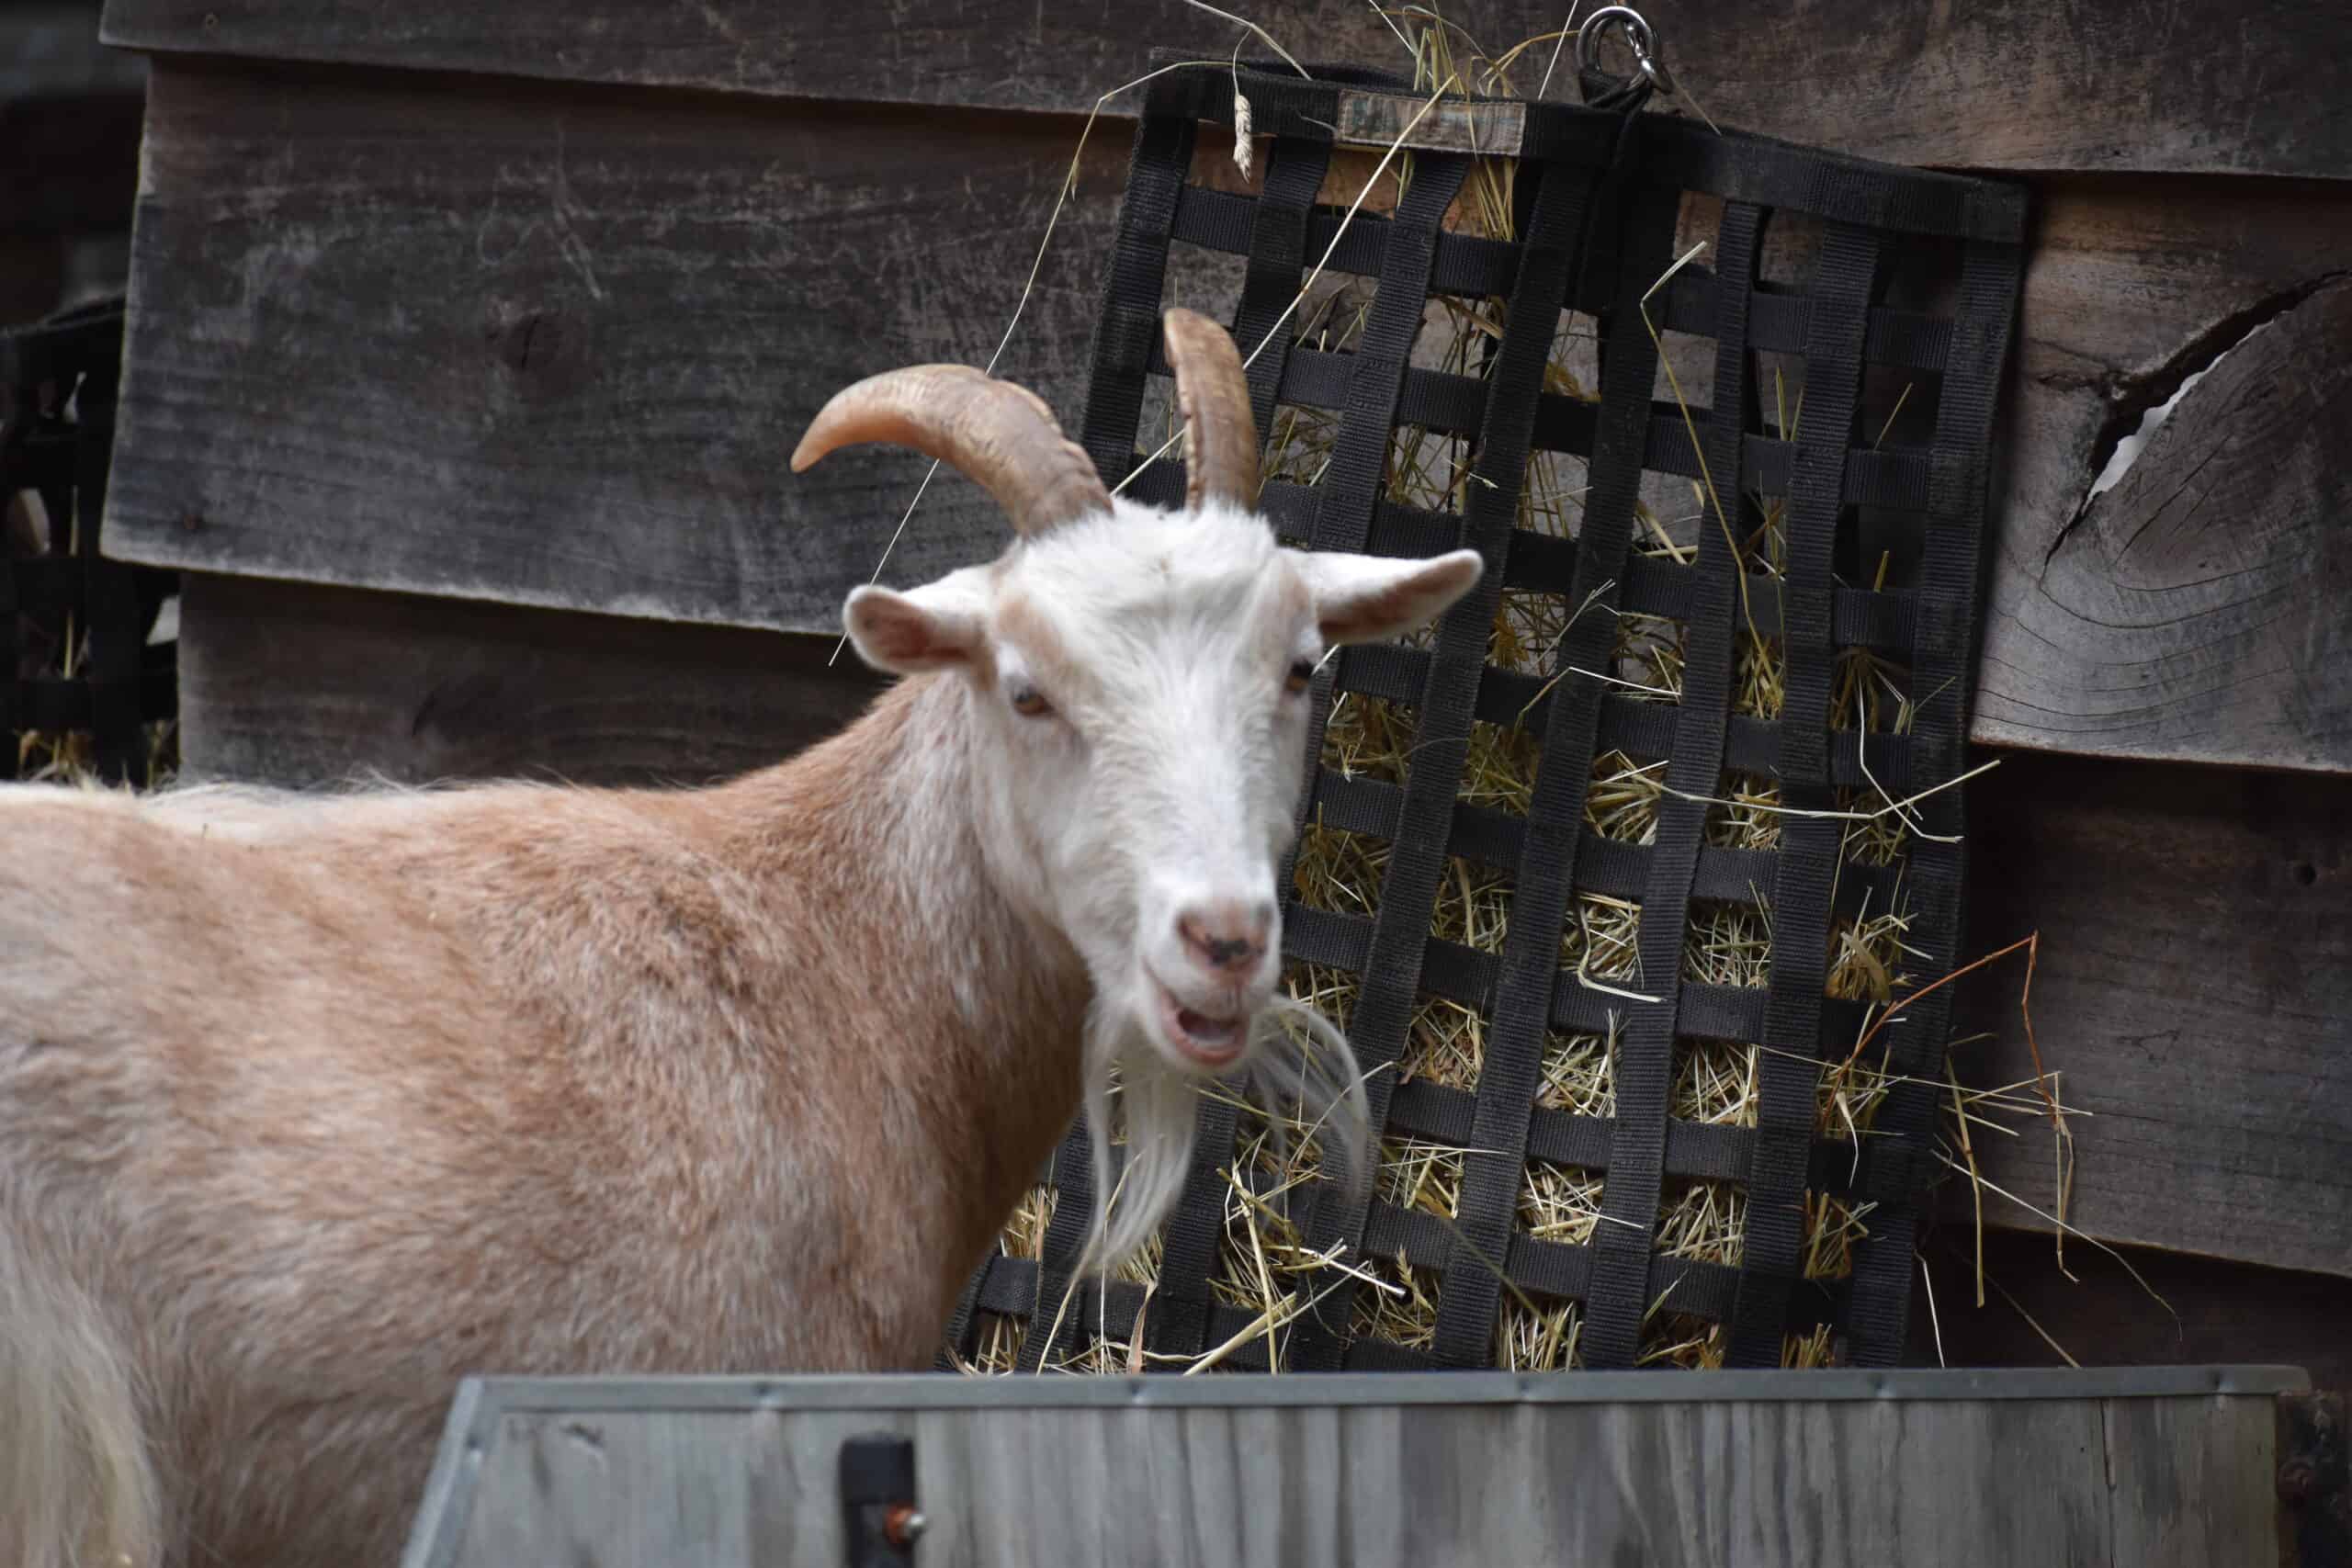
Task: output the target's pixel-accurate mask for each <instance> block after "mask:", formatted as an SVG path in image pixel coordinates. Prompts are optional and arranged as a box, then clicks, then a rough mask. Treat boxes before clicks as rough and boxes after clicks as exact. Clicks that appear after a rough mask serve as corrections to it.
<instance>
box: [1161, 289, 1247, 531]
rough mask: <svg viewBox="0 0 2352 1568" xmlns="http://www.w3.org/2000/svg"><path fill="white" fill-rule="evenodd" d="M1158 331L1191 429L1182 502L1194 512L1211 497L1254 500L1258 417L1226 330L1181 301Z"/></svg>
mask: <svg viewBox="0 0 2352 1568" xmlns="http://www.w3.org/2000/svg"><path fill="white" fill-rule="evenodd" d="M1160 331H1161V333H1162V334H1163V336H1164V337H1165V340H1166V342H1167V344H1168V364H1169V366H1170V368H1171V369H1173V370H1174V371H1175V372H1176V410H1177V412H1178V413H1179V414H1181V415H1182V418H1183V421H1184V423H1185V426H1186V428H1187V429H1188V430H1189V431H1190V432H1191V435H1190V440H1191V442H1192V452H1191V462H1190V464H1189V466H1188V468H1187V471H1186V477H1185V480H1184V504H1185V506H1186V507H1187V508H1189V509H1191V510H1193V511H1194V512H1197V511H1199V510H1200V507H1201V502H1204V501H1208V500H1212V499H1214V500H1216V501H1222V502H1228V503H1230V504H1232V505H1234V506H1238V507H1240V508H1243V509H1244V510H1247V509H1249V508H1250V507H1253V506H1255V505H1257V504H1258V422H1257V418H1256V416H1255V415H1253V414H1252V413H1251V412H1250V378H1249V377H1248V376H1247V375H1245V374H1244V373H1243V371H1242V368H1241V353H1240V351H1239V350H1238V349H1237V348H1235V347H1234V346H1233V337H1232V334H1231V333H1227V331H1226V330H1225V329H1224V328H1223V327H1221V326H1218V325H1217V324H1216V322H1215V321H1210V320H1209V319H1208V318H1207V317H1206V316H1204V315H1202V314H1201V313H1200V312H1199V311H1197V310H1185V309H1183V308H1182V306H1179V307H1177V308H1175V309H1173V310H1170V311H1169V312H1168V313H1167V315H1166V316H1165V317H1164V318H1162V320H1161V322H1160Z"/></svg>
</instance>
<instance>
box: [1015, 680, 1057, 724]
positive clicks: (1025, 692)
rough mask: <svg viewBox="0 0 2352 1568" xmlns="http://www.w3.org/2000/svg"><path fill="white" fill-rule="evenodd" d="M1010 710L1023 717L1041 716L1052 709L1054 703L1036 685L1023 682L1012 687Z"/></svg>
mask: <svg viewBox="0 0 2352 1568" xmlns="http://www.w3.org/2000/svg"><path fill="white" fill-rule="evenodd" d="M1012 711H1013V712H1015V713H1017V714H1019V715H1020V716H1022V717H1023V718H1043V717H1045V716H1046V715H1047V714H1049V713H1051V712H1053V711H1054V705H1053V704H1051V703H1049V702H1047V701H1046V698H1045V695H1044V694H1043V693H1041V692H1039V691H1038V690H1037V688H1036V687H1035V686H1032V685H1028V684H1025V683H1024V684H1022V685H1018V686H1015V687H1013V688H1012Z"/></svg>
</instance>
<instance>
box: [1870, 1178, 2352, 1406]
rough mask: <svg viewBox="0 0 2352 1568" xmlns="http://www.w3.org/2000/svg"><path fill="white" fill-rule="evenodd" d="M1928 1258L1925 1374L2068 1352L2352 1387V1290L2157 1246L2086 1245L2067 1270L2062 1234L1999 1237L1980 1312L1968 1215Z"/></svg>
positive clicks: (1946, 1228)
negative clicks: (2286, 1370) (2246, 1369)
mask: <svg viewBox="0 0 2352 1568" xmlns="http://www.w3.org/2000/svg"><path fill="white" fill-rule="evenodd" d="M1921 1252H1922V1254H1923V1256H1924V1258H1925V1259H1926V1265H1927V1269H1928V1274H1929V1278H1930V1279H1931V1280H1932V1281H1933V1289H1934V1299H1935V1310H1934V1311H1933V1312H1930V1311H1929V1310H1928V1294H1927V1292H1926V1290H1925V1289H1924V1288H1923V1289H1922V1291H1921V1292H1918V1293H1917V1294H1915V1295H1914V1296H1913V1298H1912V1306H1911V1336H1910V1340H1909V1343H1908V1345H1907V1346H1906V1348H1905V1360H1906V1361H1907V1362H1909V1363H1910V1364H1911V1365H1913V1366H1926V1367H1933V1366H1938V1365H1942V1364H1949V1365H1951V1366H1955V1367H2062V1366H2064V1364H2065V1362H2064V1360H2063V1359H2061V1357H2060V1356H2059V1354H2058V1351H2057V1350H2055V1349H2053V1348H2052V1346H2051V1341H2052V1340H2054V1341H2056V1343H2057V1344H2058V1346H2060V1347H2062V1348H2064V1350H2065V1352H2066V1354H2067V1355H2069V1356H2072V1357H2074V1358H2075V1360H2076V1361H2078V1362H2080V1363H2081V1364H2082V1365H2084V1366H2087V1367H2169V1366H2184V1365H2188V1366H2196V1365H2214V1364H2219V1363H2222V1362H2227V1361H2247V1362H2259V1363H2263V1364H2266V1365H2277V1366H2292V1367H2301V1368H2302V1369H2303V1370H2304V1371H2306V1372H2308V1373H2309V1374H2310V1376H2311V1380H2312V1383H2313V1384H2314V1385H2315V1386H2318V1387H2321V1388H2352V1280H2347V1279H2343V1278H2339V1277H2337V1276H2335V1275H2329V1274H2314V1273H2309V1272H2301V1271H2298V1270H2294V1269H2265V1268H2263V1267H2261V1266H2260V1265H2258V1264H2252V1263H2236V1262H2232V1261H2230V1260H2228V1259H2226V1258H2201V1257H2196V1256H2192V1255H2190V1254H2187V1253H2178V1252H2163V1251H2159V1250H2157V1249H2155V1248H2154V1247H2118V1248H2116V1253H2117V1254H2120V1257H2118V1256H2111V1255H2110V1254H2109V1253H2107V1252H2104V1251H2102V1250H2100V1249H2099V1248H2098V1247H2086V1246H2084V1245H2083V1244H2082V1243H2081V1242H2079V1241H2076V1242H2073V1243H2070V1244H2069V1245H2068V1246H2067V1248H2066V1255H2065V1264H2064V1269H2061V1268H2060V1266H2059V1259H2058V1257H2057V1255H2056V1253H2055V1252H2054V1251H2053V1250H2052V1246H2051V1237H2050V1236H2049V1235H2037V1234H2034V1233H2032V1232H2028V1231H2009V1230H1996V1229H1989V1228H1988V1229H1987V1230H1986V1231H1985V1238H1984V1257H1983V1267H1984V1270H1985V1280H1986V1281H1987V1284H1986V1287H1985V1304H1984V1305H1983V1306H1982V1307H1979V1306H1978V1305H1976V1297H1975V1290H1976V1269H1977V1267H1978V1258H1977V1247H1976V1238H1975V1236H1974V1235H1973V1233H1972V1232H1971V1231H1970V1229H1969V1228H1968V1224H1967V1220H1966V1216H1965V1214H1964V1213H1962V1214H1961V1215H1959V1216H1948V1217H1947V1221H1946V1223H1945V1224H1941V1225H1939V1227H1938V1228H1937V1229H1936V1230H1935V1231H1934V1232H1932V1233H1931V1234H1930V1235H1928V1237H1927V1238H1926V1240H1925V1242H1924V1243H1923V1245H1922V1247H1921ZM2127 1262H2128V1263H2129V1264H2130V1266H2131V1268H2130V1269H2129V1270H2127V1269H2126V1268H2125V1267H2124V1265H2125V1263H2127ZM2134 1272H2136V1273H2137V1274H2138V1275H2139V1276H2140V1277H2139V1279H2137V1280H2135V1279H2133V1278H2132V1274H2133V1273H2134ZM2004 1292H2006V1293H2004ZM2044 1334H2047V1335H2048V1336H2049V1337H2050V1338H2049V1339H2044V1338H2043V1337H2042V1335H2044Z"/></svg>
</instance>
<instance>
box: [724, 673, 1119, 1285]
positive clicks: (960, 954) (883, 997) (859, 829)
mask: <svg viewBox="0 0 2352 1568" xmlns="http://www.w3.org/2000/svg"><path fill="white" fill-rule="evenodd" d="M969 701H970V692H969V688H968V686H967V683H966V682H963V681H962V680H960V679H957V678H955V677H949V676H931V677H917V678H914V679H911V680H908V681H905V682H901V683H900V684H899V686H898V687H897V688H895V689H894V690H892V691H890V692H889V693H888V694H885V695H884V696H883V697H882V698H881V699H880V700H879V701H878V702H877V703H876V705H875V706H874V707H873V709H872V710H871V711H870V712H868V713H867V715H866V716H865V717H864V718H863V719H861V720H860V721H859V722H858V723H857V724H855V725H854V726H853V727H852V728H850V729H848V730H847V731H845V732H843V733H842V734H841V735H839V736H837V737H835V738H833V739H831V740H829V741H827V742H825V743H824V744H822V745H820V746H818V747H815V748H813V749H811V750H809V752H807V753H805V754H804V755H802V756H801V757H799V758H797V759H795V760H794V761H791V762H788V763H786V764H784V765H783V766H781V767H779V768H775V769H770V770H768V771H766V772H764V773H757V774H753V775H752V776H751V777H749V778H747V779H744V780H742V781H741V782H740V783H738V784H735V785H731V786H729V789H728V790H727V791H726V792H723V793H727V794H733V795H741V796H745V797H749V798H748V799H747V800H746V801H745V804H747V805H749V806H750V807H752V808H751V809H749V810H729V811H728V812H727V813H726V819H728V820H729V821H733V822H739V823H750V824H757V825H758V826H757V827H756V828H755V829H752V830H751V831H750V837H749V840H748V841H746V842H743V843H741V844H739V845H737V846H735V850H736V852H738V853H739V854H740V856H741V858H740V860H739V861H738V863H740V864H744V865H747V866H764V867H766V868H768V869H769V870H770V872H771V873H772V874H776V875H777V876H778V877H779V879H780V881H781V882H782V883H783V884H784V885H785V887H786V889H788V891H787V892H786V897H793V896H796V895H797V898H798V900H799V902H800V905H801V918H802V919H806V920H807V921H808V922H809V925H810V927H811V931H812V935H813V933H815V932H817V931H821V933H822V934H821V937H820V938H818V939H817V940H821V941H822V942H823V943H824V945H825V946H826V948H827V949H828V950H829V951H830V952H831V954H832V955H833V956H834V958H835V960H836V961H835V962H834V963H833V964H831V965H828V966H819V967H825V968H828V969H829V971H830V972H831V973H835V974H840V975H844V976H849V975H854V976H855V978H854V984H855V985H856V986H857V987H860V988H859V990H858V992H857V995H856V996H855V997H854V998H844V1000H845V1001H846V1002H847V1003H849V1004H851V1010H854V1011H855V1012H856V1013H857V1014H858V1015H859V1016H861V1017H863V1018H864V1019H865V1021H866V1022H867V1024H868V1028H867V1029H861V1030H859V1031H857V1033H860V1034H866V1033H868V1032H870V1034H871V1037H870V1038H866V1039H856V1040H853V1039H847V1038H844V1039H842V1040H838V1041H829V1042H823V1043H813V1044H815V1045H816V1048H817V1049H819V1050H820V1051H841V1052H845V1051H855V1052H860V1053H865V1054H866V1055H865V1060H863V1061H859V1062H855V1063H850V1062H846V1061H839V1060H835V1061H832V1062H830V1063H829V1064H828V1065H827V1066H826V1067H823V1068H820V1069H819V1070H831V1067H832V1066H839V1067H841V1068H842V1069H843V1073H844V1076H843V1077H842V1078H841V1079H839V1080H837V1081H840V1082H860V1083H865V1084H868V1085H872V1086H875V1087H876V1091H877V1092H878V1093H879V1094H881V1095H883V1096H885V1097H887V1098H888V1100H890V1101H891V1103H889V1104H885V1105H876V1106H870V1107H852V1108H848V1109H849V1112H850V1113H851V1114H854V1115H856V1116H857V1117H858V1119H859V1120H860V1121H862V1122H866V1123H868V1124H869V1125H870V1126H871V1127H872V1128H873V1131H874V1133H875V1135H876V1136H880V1137H884V1138H888V1139H889V1140H890V1141H891V1143H892V1145H894V1146H893V1147H892V1148H891V1149H890V1150H889V1157H890V1158H891V1159H892V1160H894V1161H895V1160H899V1159H914V1160H917V1161H924V1160H933V1159H935V1161H936V1165H935V1167H934V1168H933V1169H932V1170H931V1171H930V1172H929V1173H928V1176H927V1178H926V1177H925V1176H924V1175H923V1174H922V1173H920V1172H919V1173H917V1178H916V1179H917V1180H918V1181H919V1182H920V1181H922V1180H925V1179H928V1181H929V1183H930V1187H931V1190H928V1191H924V1190H915V1191H911V1192H909V1193H907V1194H904V1195H903V1197H904V1198H905V1200H906V1201H910V1202H911V1203H914V1204H920V1205H935V1206H936V1209H935V1212H936V1213H937V1214H938V1215H940V1216H941V1217H942V1218H943V1219H944V1220H945V1221H946V1222H947V1223H946V1224H945V1225H944V1228H943V1229H942V1230H941V1231H939V1232H938V1233H937V1234H936V1235H933V1237H932V1238H931V1239H932V1240H933V1241H934V1242H935V1243H936V1244H937V1245H938V1246H939V1247H941V1248H942V1249H943V1251H944V1257H943V1258H942V1262H943V1263H944V1265H946V1266H947V1267H948V1269H950V1271H951V1273H952V1277H953V1282H954V1283H955V1284H960V1282H961V1279H962V1275H963V1271H965V1270H967V1269H969V1267H970V1266H971V1265H972V1264H973V1263H975V1262H976V1261H977V1260H978V1257H979V1255H980V1254H981V1252H982V1250H983V1249H984V1248H985V1247H987V1245H988V1244H989V1240H990V1239H991V1238H992V1237H993V1236H994V1235H995V1234H996V1231H997V1228H998V1227H999V1226H1000V1225H1001V1224H1002V1223H1003V1221H1004V1219H1005V1217H1006V1214H1007V1213H1008V1212H1009V1211H1010V1210H1011V1209H1012V1206H1013V1205H1014V1204H1015V1203H1016V1202H1017V1201H1019V1199H1020V1195H1021V1193H1022V1191H1023V1190H1024V1189H1025V1188H1026V1186H1027V1184H1028V1183H1029V1181H1030V1179H1031V1178H1032V1176H1033V1174H1034V1172H1035V1170H1036V1168H1037V1167H1038V1166H1039V1165H1040V1164H1041V1163H1042V1162H1043V1160H1044V1159H1045V1157H1046V1155H1047V1154H1048V1153H1050V1152H1051V1150H1052V1148H1053V1146H1054V1144H1055V1142H1056V1140H1057V1138H1058V1137H1059V1136H1060V1135H1061V1134H1062V1132H1063V1131H1064V1130H1065V1129H1066V1128H1067V1126H1068V1125H1069V1121H1070V1119H1071V1117H1072V1116H1073V1115H1075V1113H1076V1111H1077V1108H1078V1100H1079V1085H1080V1071H1081V1057H1082V1038H1083V1033H1084V1029H1085V1021H1086V1007H1087V1001H1088V997H1089V995H1090V990H1091V987H1089V985H1088V982H1087V980H1086V976H1085V970H1084V966H1083V964H1082V963H1081V962H1080V959H1079V957H1078V955H1077V953H1076V952H1075V950H1074V949H1073V948H1072V947H1071V945H1070V943H1069V940H1068V939H1067V938H1066V937H1065V936H1064V935H1063V934H1062V932H1061V931H1059V930H1058V929H1057V927H1056V926H1055V925H1054V924H1053V923H1052V921H1051V920H1050V919H1049V918H1048V917H1047V916H1046V914H1045V913H1044V911H1043V910H1042V909H1041V908H1039V907H1038V905H1037V902H1036V900H1035V897H1034V895H1033V894H1032V893H1031V892H1030V891H1029V889H1028V888H1027V887H1026V886H1024V885H1025V884H1026V883H1027V882H1028V881H1029V879H1028V878H1026V877H1024V876H1022V875H1020V874H1017V873H1016V874H1010V875H1008V874H1006V872H1005V869H1004V857H1003V856H1002V855H1001V854H1000V855H991V854H990V853H989V850H988V847H987V843H986V841H985V840H986V839H987V835H989V833H990V832H992V831H994V832H1001V823H994V822H991V821H990V820H989V818H990V816H991V814H994V813H995V812H996V809H997V807H998V806H999V805H1000V804H1001V803H999V802H997V801H996V799H995V795H994V794H993V793H992V789H991V784H992V781H991V779H990V777H989V773H988V770H987V768H986V760H985V757H984V755H983V754H982V752H981V750H980V747H981V739H980V738H979V737H978V735H977V733H976V731H975V728H974V725H973V720H972V716H971V715H970V713H969V711H968V703H969ZM812 1066H813V1064H812ZM901 1140H909V1141H912V1142H914V1144H915V1146H912V1147H909V1146H906V1145H905V1144H904V1143H902V1142H901ZM910 1239H911V1235H910ZM951 1288H952V1287H951Z"/></svg>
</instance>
